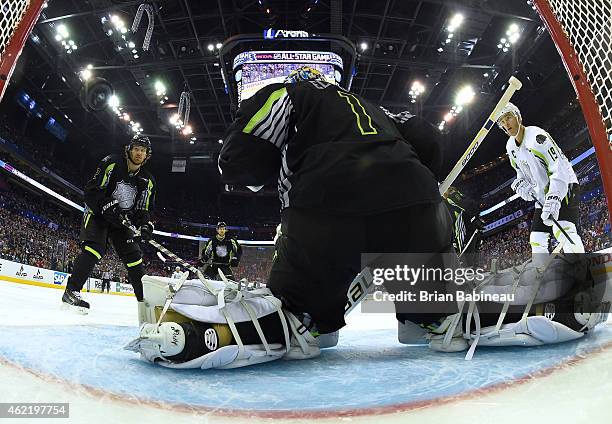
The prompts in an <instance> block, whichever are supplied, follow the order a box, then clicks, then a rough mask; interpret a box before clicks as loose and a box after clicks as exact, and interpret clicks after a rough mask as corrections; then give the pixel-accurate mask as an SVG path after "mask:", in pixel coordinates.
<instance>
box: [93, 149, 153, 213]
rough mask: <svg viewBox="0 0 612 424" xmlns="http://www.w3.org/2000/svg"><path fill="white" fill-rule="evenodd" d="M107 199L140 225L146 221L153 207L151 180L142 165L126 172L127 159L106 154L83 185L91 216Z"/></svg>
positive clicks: (99, 209) (98, 210)
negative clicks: (115, 201) (114, 202)
mask: <svg viewBox="0 0 612 424" xmlns="http://www.w3.org/2000/svg"><path fill="white" fill-rule="evenodd" d="M111 199H116V200H117V201H118V202H119V205H118V206H119V208H120V209H121V210H122V211H123V212H125V213H126V214H127V215H129V216H131V217H132V218H134V223H135V224H137V225H141V224H142V223H144V222H147V221H150V220H151V217H150V212H151V210H152V209H153V207H154V206H155V180H154V178H153V176H152V175H151V174H150V173H149V171H147V170H146V169H144V168H142V167H141V168H140V169H139V170H138V171H137V172H135V173H133V174H132V173H130V172H129V171H128V166H127V159H126V158H125V156H122V155H111V156H107V157H105V158H104V159H102V161H101V162H100V164H99V165H98V168H97V169H96V173H95V175H94V176H93V178H92V179H91V180H89V181H88V182H87V184H85V204H86V205H87V208H88V209H89V210H90V211H91V212H93V213H94V215H101V214H102V210H101V209H102V206H104V205H105V204H106V203H107V202H108V201H110V200H111Z"/></svg>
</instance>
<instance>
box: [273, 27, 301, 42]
mask: <svg viewBox="0 0 612 424" xmlns="http://www.w3.org/2000/svg"><path fill="white" fill-rule="evenodd" d="M263 36H264V38H265V39H266V40H273V39H275V38H308V37H310V34H308V32H306V31H300V30H290V29H272V28H268V29H264V32H263Z"/></svg>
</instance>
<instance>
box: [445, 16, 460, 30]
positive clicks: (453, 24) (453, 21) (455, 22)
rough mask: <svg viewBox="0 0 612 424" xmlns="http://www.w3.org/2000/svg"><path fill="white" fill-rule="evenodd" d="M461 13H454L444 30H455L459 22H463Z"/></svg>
mask: <svg viewBox="0 0 612 424" xmlns="http://www.w3.org/2000/svg"><path fill="white" fill-rule="evenodd" d="M463 19H464V18H463V15H462V14H461V13H456V14H455V15H454V16H453V17H452V18H451V20H450V23H449V24H448V27H447V28H446V30H447V31H448V32H455V30H456V29H457V28H459V27H460V26H461V24H462V23H463Z"/></svg>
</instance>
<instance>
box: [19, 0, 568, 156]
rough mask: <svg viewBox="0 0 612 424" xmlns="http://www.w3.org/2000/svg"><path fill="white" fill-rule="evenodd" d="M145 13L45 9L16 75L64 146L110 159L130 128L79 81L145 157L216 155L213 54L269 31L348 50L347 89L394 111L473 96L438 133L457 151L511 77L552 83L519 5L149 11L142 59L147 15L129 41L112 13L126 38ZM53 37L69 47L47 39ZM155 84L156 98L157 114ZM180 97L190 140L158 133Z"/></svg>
mask: <svg viewBox="0 0 612 424" xmlns="http://www.w3.org/2000/svg"><path fill="white" fill-rule="evenodd" d="M142 3H143V1H119V0H115V1H113V0H87V1H83V0H50V2H49V6H48V7H47V8H46V9H45V10H44V11H43V16H42V17H41V19H40V21H39V22H38V24H37V25H36V27H35V30H34V32H33V34H32V36H31V38H30V40H29V41H28V43H27V46H26V49H25V50H24V60H22V61H21V63H20V66H19V68H18V70H17V72H16V73H15V80H16V82H17V85H22V86H25V87H27V89H28V90H30V91H33V93H32V94H34V95H37V96H44V97H45V98H46V99H47V103H48V106H49V107H51V108H53V109H54V110H55V111H56V112H57V113H58V114H61V115H65V119H70V121H69V122H65V124H66V126H67V127H68V128H69V129H70V130H71V134H72V136H74V135H75V134H78V135H79V137H80V139H81V140H82V142H83V143H90V145H91V146H92V152H95V153H97V151H98V150H103V149H106V150H108V146H107V145H108V144H109V143H111V142H112V143H115V144H116V145H117V146H118V145H119V143H124V142H125V140H126V139H127V137H129V136H130V135H131V129H130V125H129V122H127V121H124V120H123V119H121V118H120V117H119V116H118V115H117V114H116V113H114V112H113V111H111V110H107V111H104V112H97V113H92V112H86V111H85V110H84V108H83V105H82V103H81V100H80V92H81V90H82V87H83V84H84V83H83V80H82V77H81V76H82V74H81V72H82V71H83V70H84V69H88V68H89V71H90V72H91V74H92V75H93V76H94V77H102V78H104V79H106V80H108V81H109V82H110V83H111V84H112V85H113V87H114V89H115V93H116V94H117V96H118V98H119V99H120V107H121V110H122V113H124V114H125V113H127V114H129V118H130V119H129V120H132V121H135V122H138V123H139V124H140V127H141V128H142V132H143V134H146V135H149V136H150V137H151V138H152V140H153V144H154V148H155V151H156V152H159V153H162V154H163V155H164V156H165V157H168V158H170V157H174V156H199V157H214V154H215V153H216V152H218V150H219V148H220V145H219V142H218V140H219V139H220V138H221V137H222V136H223V133H224V131H225V129H226V128H227V126H228V125H229V123H230V122H231V121H232V114H233V111H232V109H231V107H230V99H229V96H228V95H227V93H226V90H225V88H224V83H223V79H222V75H221V70H220V66H219V59H218V52H219V49H218V46H219V43H223V41H224V40H227V39H228V38H229V37H231V36H234V35H237V34H246V33H254V34H261V33H262V31H263V30H264V29H266V28H283V29H296V30H298V29H299V30H305V31H308V32H310V33H330V34H339V35H343V36H345V37H346V38H348V39H349V40H351V41H352V42H353V43H355V45H356V46H357V51H358V52H359V57H358V60H357V64H356V72H355V76H354V80H353V83H352V87H351V90H352V91H354V92H356V93H358V94H361V95H363V96H365V97H366V98H368V99H370V100H372V101H374V102H377V103H379V104H381V105H383V106H385V107H387V108H389V109H391V110H394V111H399V110H410V111H412V112H413V113H415V114H419V115H423V116H424V117H425V118H427V119H428V120H430V121H431V122H432V123H435V124H436V125H438V124H439V123H440V122H442V121H443V120H444V117H445V116H447V117H448V113H449V112H451V111H452V107H453V106H455V107H456V95H457V92H458V91H459V90H460V89H461V88H462V87H465V86H467V85H469V86H471V87H472V89H473V92H474V99H473V101H472V102H471V103H470V104H466V105H465V106H464V107H463V108H462V109H463V110H462V111H461V112H460V113H456V116H451V117H450V118H449V119H448V122H447V123H446V125H445V126H444V129H443V132H445V133H448V134H449V136H450V137H452V136H453V134H457V133H460V134H461V136H460V138H461V143H458V144H459V146H458V147H457V148H460V147H461V146H465V145H467V143H469V141H470V140H468V139H467V136H464V134H472V135H473V133H474V132H475V130H474V129H473V127H474V126H476V129H477V127H479V126H480V125H481V124H482V122H483V120H484V117H485V116H486V115H488V113H489V112H490V110H491V108H492V106H493V105H494V104H495V102H496V101H497V99H498V98H499V95H500V93H501V91H502V90H503V88H504V84H505V82H507V80H508V78H509V76H510V75H513V74H518V75H520V76H521V77H522V80H523V82H524V84H525V90H524V92H523V93H524V94H522V95H526V93H529V92H530V91H531V92H534V91H537V90H539V89H540V87H542V86H545V85H546V83H547V81H548V80H549V78H550V77H551V75H554V74H557V75H558V74H561V75H563V73H562V72H559V68H560V67H561V64H560V61H559V59H558V57H556V52H555V51H554V47H553V45H552V43H551V42H550V38H549V37H548V35H547V33H546V32H545V31H544V28H543V25H542V23H541V21H540V20H539V18H538V16H537V14H536V12H535V11H534V10H533V9H532V8H531V6H530V5H529V4H528V3H527V2H525V1H506V0H501V1H497V0H495V1H493V0H491V1H487V0H465V1H443V0H420V1H416V0H367V1H366V0H352V1H349V0H300V1H289V0H199V1H195V0H158V1H148V2H146V3H147V4H150V5H151V6H152V8H153V11H154V29H153V33H152V37H151V45H150V48H149V49H148V50H143V48H142V45H143V39H144V34H145V32H146V31H145V29H146V25H147V18H146V15H145V17H144V18H143V22H141V25H140V30H139V31H138V32H136V33H135V34H133V33H132V32H131V31H129V30H128V31H124V32H122V31H121V30H118V29H117V27H113V26H112V25H114V24H116V23H117V21H116V19H117V18H112V16H113V15H116V16H117V17H118V18H119V19H120V20H121V22H123V25H124V26H125V27H127V28H129V27H131V25H132V22H133V19H134V17H135V15H136V12H137V10H138V8H139V6H140V5H141V4H142ZM457 14H461V15H462V17H463V20H462V22H460V23H459V24H456V22H455V23H453V21H452V19H453V17H455V16H456V15H457ZM113 20H115V21H114V22H112V21H113ZM455 24H456V25H455ZM513 24H514V25H515V26H514V30H515V31H518V36H517V37H515V38H516V39H515V40H514V42H513V43H512V45H510V46H509V47H508V48H507V49H506V50H504V48H505V47H506V44H505V43H504V44H503V45H502V47H504V48H501V47H500V45H501V44H500V40H501V38H508V36H507V34H506V33H507V31H508V28H509V27H510V26H511V25H513ZM60 25H63V26H64V27H63V29H64V30H67V31H68V32H69V35H68V37H69V39H70V40H72V41H73V43H74V45H75V46H77V48H76V49H70V48H67V47H65V46H62V44H61V43H60V42H59V41H58V36H57V32H58V28H59V27H60ZM453 25H455V26H456V28H455V27H453ZM449 26H451V28H450V30H453V32H452V36H450V37H449V34H450V33H451V32H450V31H449ZM109 29H110V30H111V31H112V32H113V34H112V35H109ZM121 36H124V37H123V38H122V37H121ZM63 41H66V39H64V40H63ZM546 41H547V43H546ZM122 43H124V44H123V45H122ZM129 43H133V46H134V48H131V46H132V44H129ZM127 44H129V46H128V45H127ZM543 45H545V48H544V47H543ZM119 47H121V49H119ZM211 47H212V48H211ZM68 50H71V51H68ZM551 60H552V61H553V63H554V66H551ZM156 81H161V82H163V85H164V87H165V94H164V96H162V97H167V98H168V99H167V100H164V104H160V96H159V95H158V94H159V92H156V86H155V82H156ZM415 81H419V83H421V84H422V86H423V87H424V91H423V93H422V94H420V95H419V96H418V97H417V98H416V99H415V101H414V102H413V97H411V95H410V90H411V88H412V84H414V82H415ZM184 90H187V91H188V92H190V93H191V99H192V100H191V114H190V125H191V127H192V129H193V133H192V134H189V136H184V135H183V134H181V133H180V132H179V131H176V130H175V129H174V128H173V127H172V126H171V125H169V122H168V116H169V115H170V114H172V113H173V112H174V111H176V108H177V104H178V102H179V96H180V94H181V92H182V91H184ZM162 100H163V98H162ZM455 110H456V109H455ZM87 139H88V141H83V140H87ZM192 139H195V140H192ZM191 141H193V143H190V142H191ZM211 166H212V161H211Z"/></svg>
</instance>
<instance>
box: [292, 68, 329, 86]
mask: <svg viewBox="0 0 612 424" xmlns="http://www.w3.org/2000/svg"><path fill="white" fill-rule="evenodd" d="M316 80H318V81H325V77H324V76H323V74H322V73H321V72H320V71H319V70H317V69H315V68H311V67H310V66H308V65H304V66H300V67H299V68H297V69H296V70H294V71H292V72H291V73H290V74H289V75H287V77H286V78H285V81H284V82H285V83H289V84H290V83H295V82H300V81H316Z"/></svg>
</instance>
